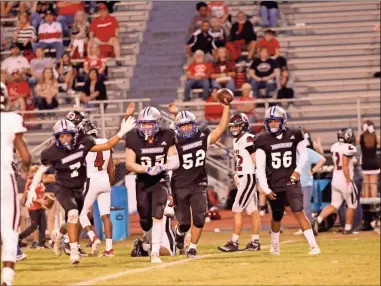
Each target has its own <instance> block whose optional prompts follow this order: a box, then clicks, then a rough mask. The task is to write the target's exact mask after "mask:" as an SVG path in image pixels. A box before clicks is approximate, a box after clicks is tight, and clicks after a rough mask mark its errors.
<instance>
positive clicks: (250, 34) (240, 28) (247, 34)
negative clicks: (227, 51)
mask: <svg viewBox="0 0 381 286" xmlns="http://www.w3.org/2000/svg"><path fill="white" fill-rule="evenodd" d="M230 37H231V40H232V42H233V43H234V44H235V47H234V48H235V49H239V50H240V49H241V46H242V45H246V47H247V50H248V52H249V54H248V59H251V58H252V57H253V56H254V54H255V43H256V40H257V36H256V34H255V33H254V26H253V24H252V23H251V22H250V21H249V20H248V19H247V16H246V14H245V13H244V12H242V11H240V12H238V14H237V22H235V23H234V24H233V26H232V29H231V32H230Z"/></svg>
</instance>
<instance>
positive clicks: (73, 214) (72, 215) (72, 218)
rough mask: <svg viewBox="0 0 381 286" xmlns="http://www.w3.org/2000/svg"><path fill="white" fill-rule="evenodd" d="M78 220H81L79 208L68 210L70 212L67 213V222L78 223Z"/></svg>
mask: <svg viewBox="0 0 381 286" xmlns="http://www.w3.org/2000/svg"><path fill="white" fill-rule="evenodd" d="M86 217H87V216H86ZM78 220H79V215H78V210H76V209H72V210H70V211H68V213H67V222H68V223H73V224H76V223H78Z"/></svg>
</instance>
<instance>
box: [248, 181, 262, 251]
mask: <svg viewBox="0 0 381 286" xmlns="http://www.w3.org/2000/svg"><path fill="white" fill-rule="evenodd" d="M246 212H247V214H248V215H249V216H250V218H251V241H250V242H249V243H248V244H247V246H246V250H255V251H257V250H260V249H261V245H260V242H259V232H260V230H261V219H260V216H259V212H258V197H257V190H256V188H254V192H253V197H252V198H251V199H250V202H249V204H248V206H247V207H246Z"/></svg>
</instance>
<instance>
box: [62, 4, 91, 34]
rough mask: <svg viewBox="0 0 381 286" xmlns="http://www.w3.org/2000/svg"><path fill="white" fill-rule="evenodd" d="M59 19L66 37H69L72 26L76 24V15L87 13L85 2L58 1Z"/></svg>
mask: <svg viewBox="0 0 381 286" xmlns="http://www.w3.org/2000/svg"><path fill="white" fill-rule="evenodd" d="M56 7H57V12H58V17H57V21H58V22H60V23H61V25H62V30H63V33H64V34H65V35H69V32H70V28H69V27H70V26H71V25H73V23H74V15H75V13H77V12H78V11H82V12H84V11H85V2H84V1H57V3H56Z"/></svg>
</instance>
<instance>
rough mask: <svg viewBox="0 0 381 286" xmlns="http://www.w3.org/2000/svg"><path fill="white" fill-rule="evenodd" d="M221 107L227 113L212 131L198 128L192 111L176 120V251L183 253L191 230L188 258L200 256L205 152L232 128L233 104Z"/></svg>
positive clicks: (204, 195)
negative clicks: (177, 162)
mask: <svg viewBox="0 0 381 286" xmlns="http://www.w3.org/2000/svg"><path fill="white" fill-rule="evenodd" d="M221 104H222V103H221ZM222 105H223V106H224V109H223V114H222V117H221V120H220V123H219V124H218V126H217V128H216V129H214V130H213V131H210V130H209V129H208V128H207V127H203V126H198V124H197V121H196V117H195V115H194V114H193V113H192V112H189V111H181V112H179V113H178V114H177V116H176V119H175V125H176V135H177V139H178V141H177V143H176V149H177V152H178V154H179V160H180V167H179V168H178V169H177V170H174V171H173V174H172V178H171V189H172V193H173V198H174V202H175V213H176V218H177V220H178V226H177V228H176V247H177V248H178V249H180V250H183V249H184V238H185V235H186V233H187V232H188V231H189V229H190V228H191V226H192V228H191V243H190V245H189V248H188V251H187V257H189V258H194V257H196V255H197V250H196V249H197V244H198V241H199V240H200V237H201V233H202V229H203V227H204V224H205V218H206V210H207V207H208V203H207V196H206V189H207V186H208V175H207V172H206V168H205V160H206V152H207V150H208V148H209V146H210V145H212V144H214V143H216V142H217V141H218V139H220V137H221V136H222V134H223V132H224V131H225V129H226V128H227V126H228V124H229V116H230V114H229V112H230V104H222ZM191 210H192V214H191ZM192 222H193V223H192Z"/></svg>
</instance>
